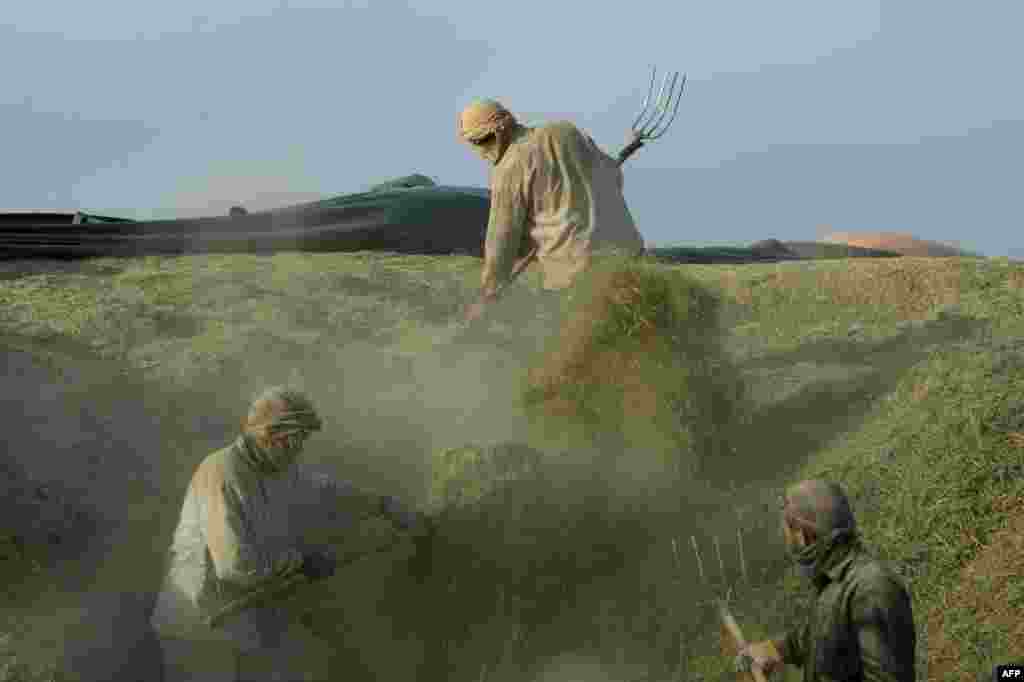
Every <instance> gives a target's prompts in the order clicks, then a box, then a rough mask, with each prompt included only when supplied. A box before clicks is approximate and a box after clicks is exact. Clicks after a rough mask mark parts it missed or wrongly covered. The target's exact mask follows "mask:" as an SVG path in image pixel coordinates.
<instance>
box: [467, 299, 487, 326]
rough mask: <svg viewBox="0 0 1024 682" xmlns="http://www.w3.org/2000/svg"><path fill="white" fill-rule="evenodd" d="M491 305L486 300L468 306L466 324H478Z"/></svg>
mask: <svg viewBox="0 0 1024 682" xmlns="http://www.w3.org/2000/svg"><path fill="white" fill-rule="evenodd" d="M488 305H489V304H488V303H487V302H486V301H484V300H482V299H481V300H479V301H475V302H474V303H470V304H469V305H468V306H466V313H465V318H466V322H476V321H477V320H479V319H480V318H481V317H483V314H484V312H485V311H486V310H487V306H488Z"/></svg>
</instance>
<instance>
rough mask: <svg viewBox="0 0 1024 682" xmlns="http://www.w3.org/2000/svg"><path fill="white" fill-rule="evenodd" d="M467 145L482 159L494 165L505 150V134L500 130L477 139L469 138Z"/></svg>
mask: <svg viewBox="0 0 1024 682" xmlns="http://www.w3.org/2000/svg"><path fill="white" fill-rule="evenodd" d="M469 146H470V147H472V148H473V151H474V152H476V153H477V155H479V156H480V158H482V159H483V160H484V161H487V162H488V163H490V164H491V165H496V164H497V163H498V161H500V160H501V156H502V153H503V152H504V151H505V135H504V134H503V133H501V132H497V133H491V134H490V135H486V136H484V137H482V138H479V139H477V140H471V141H470V142H469Z"/></svg>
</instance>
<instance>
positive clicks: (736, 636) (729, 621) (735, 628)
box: [718, 600, 768, 682]
mask: <svg viewBox="0 0 1024 682" xmlns="http://www.w3.org/2000/svg"><path fill="white" fill-rule="evenodd" d="M718 613H719V615H720V616H721V617H722V624H723V625H724V626H725V629H726V631H727V632H728V633H729V636H730V637H732V639H733V641H734V642H736V647H737V648H738V649H740V650H742V649H743V648H744V647H746V646H747V640H746V638H744V637H743V631H742V630H740V625H739V623H737V622H736V619H735V618H733V616H732V613H731V612H730V611H729V607H728V605H726V603H725V602H724V601H722V600H719V602H718ZM750 672H751V674H752V675H753V676H754V679H755V680H757V682H768V679H767V678H766V677H765V674H764V671H763V670H761V668H760V666H758V665H757V664H752V665H751V666H750Z"/></svg>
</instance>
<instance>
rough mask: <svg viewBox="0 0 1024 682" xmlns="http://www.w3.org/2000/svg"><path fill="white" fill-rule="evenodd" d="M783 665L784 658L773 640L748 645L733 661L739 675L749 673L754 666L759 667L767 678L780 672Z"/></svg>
mask: <svg viewBox="0 0 1024 682" xmlns="http://www.w3.org/2000/svg"><path fill="white" fill-rule="evenodd" d="M782 665H783V663H782V658H781V657H780V656H779V652H778V651H777V650H776V648H775V643H774V642H773V641H771V640H765V641H763V642H753V643H751V644H748V645H746V646H745V647H743V648H742V649H740V652H739V654H737V656H736V658H735V659H734V660H733V667H734V669H735V671H736V672H738V673H749V672H750V670H751V668H752V667H753V666H757V667H758V668H760V669H761V672H763V673H764V674H765V675H766V676H770V675H771V674H772V673H773V672H775V671H776V670H780V669H781V668H782Z"/></svg>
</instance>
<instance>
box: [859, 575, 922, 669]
mask: <svg viewBox="0 0 1024 682" xmlns="http://www.w3.org/2000/svg"><path fill="white" fill-rule="evenodd" d="M851 619H852V621H853V627H854V630H855V631H856V634H857V643H858V645H859V647H860V656H861V666H862V668H863V671H864V677H863V679H864V680H866V681H869V682H914V677H915V669H914V667H915V660H914V651H915V647H916V643H917V642H916V633H915V631H914V616H913V612H912V608H911V604H910V596H909V595H908V594H907V591H906V590H905V589H904V588H903V586H902V585H900V584H899V583H897V582H896V581H895V580H893V579H891V578H888V577H881V576H880V577H878V578H877V579H875V580H872V581H870V582H869V583H866V584H864V585H858V586H857V588H856V591H855V592H854V594H853V596H852V598H851Z"/></svg>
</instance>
